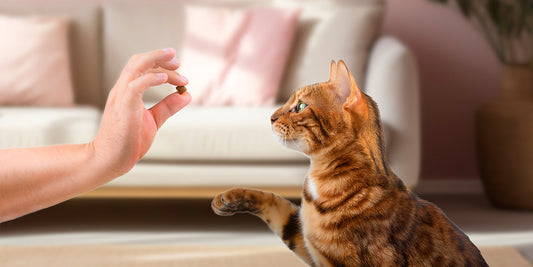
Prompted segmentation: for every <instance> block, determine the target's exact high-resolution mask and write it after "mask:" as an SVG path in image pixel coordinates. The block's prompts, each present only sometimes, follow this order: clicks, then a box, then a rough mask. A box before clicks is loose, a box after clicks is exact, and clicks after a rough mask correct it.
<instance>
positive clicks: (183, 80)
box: [180, 76, 189, 83]
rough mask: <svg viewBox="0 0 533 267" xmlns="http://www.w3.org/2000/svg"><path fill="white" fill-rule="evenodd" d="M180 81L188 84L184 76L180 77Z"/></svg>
mask: <svg viewBox="0 0 533 267" xmlns="http://www.w3.org/2000/svg"><path fill="white" fill-rule="evenodd" d="M180 79H181V81H182V82H183V83H189V79H187V77H185V76H180Z"/></svg>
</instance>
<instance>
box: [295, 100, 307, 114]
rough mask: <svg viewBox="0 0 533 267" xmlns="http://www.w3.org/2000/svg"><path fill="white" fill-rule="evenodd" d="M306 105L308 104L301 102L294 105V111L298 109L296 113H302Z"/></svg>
mask: <svg viewBox="0 0 533 267" xmlns="http://www.w3.org/2000/svg"><path fill="white" fill-rule="evenodd" d="M306 107H307V104H305V103H302V102H300V103H298V105H296V107H294V111H296V113H300V112H302V111H303V110H304V109H305V108H306Z"/></svg>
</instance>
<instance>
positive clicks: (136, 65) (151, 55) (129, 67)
mask: <svg viewBox="0 0 533 267" xmlns="http://www.w3.org/2000/svg"><path fill="white" fill-rule="evenodd" d="M175 55H176V50H174V49H173V48H166V49H161V50H155V51H152V52H148V53H143V54H138V55H134V56H132V57H131V58H130V60H129V61H128V64H126V67H124V71H123V72H122V74H121V75H120V76H121V78H123V79H125V80H126V81H127V82H129V81H132V80H133V79H136V78H138V77H139V76H141V75H143V74H144V73H146V72H147V71H149V70H151V69H152V68H153V67H155V66H158V65H161V66H162V67H164V68H170V69H172V68H173V67H175V68H177V67H178V66H179V63H178V61H176V60H173V59H174V56H175ZM175 68H174V69H175Z"/></svg>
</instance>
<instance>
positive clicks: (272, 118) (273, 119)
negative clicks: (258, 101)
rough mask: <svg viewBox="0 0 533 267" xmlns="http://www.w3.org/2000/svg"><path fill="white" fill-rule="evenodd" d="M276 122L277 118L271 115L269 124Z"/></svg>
mask: <svg viewBox="0 0 533 267" xmlns="http://www.w3.org/2000/svg"><path fill="white" fill-rule="evenodd" d="M277 120H278V117H276V115H272V117H270V123H272V124H274V122H276V121H277Z"/></svg>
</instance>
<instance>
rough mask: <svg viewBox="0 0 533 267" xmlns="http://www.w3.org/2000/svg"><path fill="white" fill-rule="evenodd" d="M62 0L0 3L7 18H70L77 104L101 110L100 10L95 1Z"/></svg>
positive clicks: (70, 48)
mask: <svg viewBox="0 0 533 267" xmlns="http://www.w3.org/2000/svg"><path fill="white" fill-rule="evenodd" d="M90 2H92V1H81V2H80V1H75V2H68V1H64V0H49V1H27V0H22V1H16V2H15V1H11V2H10V1H7V2H0V13H2V14H8V15H43V14H44V15H60V16H65V17H67V18H68V19H69V21H70V25H69V51H70V62H71V67H72V82H73V86H74V91H75V100H76V103H80V104H90V105H94V106H100V107H103V106H104V104H105V96H106V95H104V94H103V90H102V79H101V55H100V53H101V37H100V8H99V7H98V4H97V3H96V2H94V3H90Z"/></svg>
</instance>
